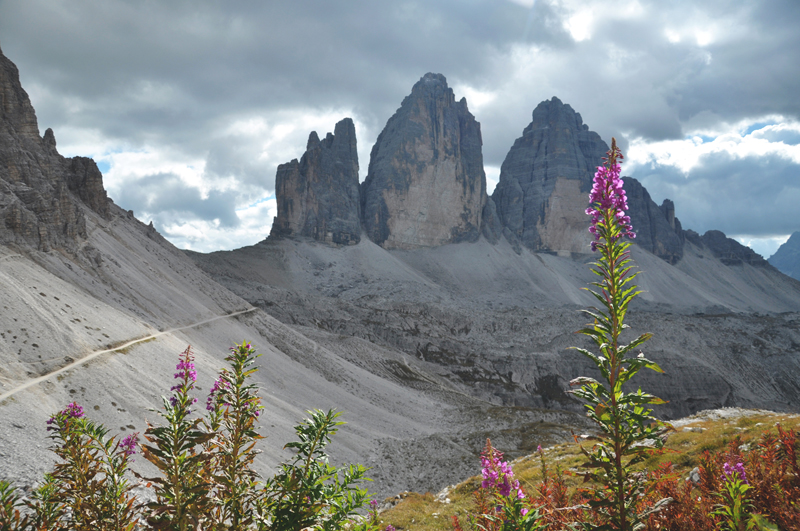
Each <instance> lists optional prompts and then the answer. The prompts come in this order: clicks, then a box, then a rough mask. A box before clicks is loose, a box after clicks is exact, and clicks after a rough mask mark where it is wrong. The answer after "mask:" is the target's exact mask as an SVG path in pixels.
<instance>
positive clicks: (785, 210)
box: [633, 153, 800, 238]
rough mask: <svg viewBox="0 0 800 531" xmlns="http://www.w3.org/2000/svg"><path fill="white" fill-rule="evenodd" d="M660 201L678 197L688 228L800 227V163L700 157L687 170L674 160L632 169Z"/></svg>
mask: <svg viewBox="0 0 800 531" xmlns="http://www.w3.org/2000/svg"><path fill="white" fill-rule="evenodd" d="M633 176H634V177H636V178H637V179H639V180H640V181H641V182H642V184H644V185H645V187H646V188H647V189H648V191H649V192H650V195H651V196H652V197H653V200H655V201H656V202H657V203H660V202H661V201H662V200H663V199H665V198H669V199H672V200H673V201H674V202H675V215H676V216H677V217H678V218H680V220H681V223H682V224H683V227H684V228H690V229H693V230H695V231H697V232H699V233H701V234H702V233H704V232H705V231H707V230H711V229H716V230H722V231H723V232H725V233H726V234H728V235H739V234H747V235H750V236H755V237H764V238H766V237H773V236H779V235H783V234H791V233H793V232H795V231H797V230H800V218H799V217H798V215H797V205H798V204H800V164H796V163H794V162H792V161H790V160H787V159H786V158H784V157H781V156H779V155H765V156H760V157H755V156H750V157H744V158H734V157H732V156H731V155H730V154H728V153H714V154H710V155H704V156H702V157H700V161H699V164H698V165H697V166H695V167H694V168H693V169H692V170H691V171H690V172H689V173H688V175H684V174H683V172H681V171H680V170H678V169H677V168H675V167H673V166H661V165H659V166H656V167H655V168H649V169H645V168H640V169H639V170H638V171H636V172H634V173H633Z"/></svg>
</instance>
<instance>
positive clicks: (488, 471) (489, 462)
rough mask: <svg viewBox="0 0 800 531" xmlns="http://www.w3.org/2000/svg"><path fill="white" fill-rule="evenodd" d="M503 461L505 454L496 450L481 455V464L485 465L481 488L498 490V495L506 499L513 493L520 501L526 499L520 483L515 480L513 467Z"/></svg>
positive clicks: (492, 449) (491, 449)
mask: <svg viewBox="0 0 800 531" xmlns="http://www.w3.org/2000/svg"><path fill="white" fill-rule="evenodd" d="M502 459H503V453H502V452H499V451H497V450H496V449H494V448H490V449H489V451H488V452H484V453H483V454H481V464H482V465H483V470H482V474H483V481H482V482H481V487H482V488H484V489H491V488H496V489H497V493H498V494H500V495H501V496H504V497H505V496H510V495H511V491H514V492H515V493H516V496H517V498H519V499H520V500H521V499H523V498H525V494H524V493H523V492H522V489H521V488H520V486H519V481H518V480H516V479H514V471H513V470H512V469H511V465H509V464H508V463H507V462H505V461H502Z"/></svg>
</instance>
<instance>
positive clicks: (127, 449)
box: [119, 433, 139, 456]
mask: <svg viewBox="0 0 800 531" xmlns="http://www.w3.org/2000/svg"><path fill="white" fill-rule="evenodd" d="M138 442H139V433H133V434H131V435H128V436H127V437H125V438H124V439H122V442H121V443H119V449H120V450H122V452H123V453H124V454H125V455H128V456H130V455H133V454H135V453H136V444H137V443H138Z"/></svg>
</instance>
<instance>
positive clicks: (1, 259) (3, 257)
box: [0, 253, 22, 262]
mask: <svg viewBox="0 0 800 531" xmlns="http://www.w3.org/2000/svg"><path fill="white" fill-rule="evenodd" d="M16 256H18V257H20V258H22V255H21V254H16V253H14V254H7V255H5V256H0V262H2V261H3V260H5V259H6V258H14V257H16Z"/></svg>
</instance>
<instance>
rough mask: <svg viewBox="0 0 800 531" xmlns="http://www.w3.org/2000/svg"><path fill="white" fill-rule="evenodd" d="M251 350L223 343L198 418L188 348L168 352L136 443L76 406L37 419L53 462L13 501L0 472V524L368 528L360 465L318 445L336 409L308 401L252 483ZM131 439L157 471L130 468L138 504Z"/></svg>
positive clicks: (40, 530)
mask: <svg viewBox="0 0 800 531" xmlns="http://www.w3.org/2000/svg"><path fill="white" fill-rule="evenodd" d="M257 357H258V355H257V354H256V353H255V350H254V349H253V348H252V347H251V345H250V344H249V343H242V344H241V345H236V346H234V347H233V348H231V353H230V355H229V356H228V357H227V358H226V360H227V361H228V363H229V367H228V368H226V369H223V370H222V371H221V372H220V375H219V378H218V379H217V380H216V382H215V383H214V386H213V387H212V389H211V393H210V395H209V397H208V399H207V401H206V410H207V411H206V414H205V416H204V417H200V416H193V414H194V413H195V409H194V407H193V406H194V404H195V403H196V402H197V399H196V398H194V397H192V391H193V390H194V387H195V385H194V384H195V381H196V379H197V373H196V371H195V368H194V356H193V354H192V350H191V347H188V348H187V349H186V350H185V351H184V352H183V353H181V355H180V357H179V361H178V365H177V367H176V369H177V372H176V373H175V379H176V380H177V383H176V384H175V385H174V386H173V387H172V388H171V389H170V392H171V395H170V396H169V397H162V402H163V409H162V410H159V411H157V413H158V414H159V415H160V416H161V417H162V419H163V420H164V424H163V425H161V426H152V425H148V428H147V430H146V431H145V433H144V442H143V443H142V444H141V445H139V443H138V434H132V435H129V436H127V437H125V438H123V439H121V440H120V439H118V438H116V437H111V438H109V437H108V430H106V429H105V428H104V427H103V426H102V425H101V424H97V423H95V422H92V421H90V420H88V419H87V418H85V416H84V413H83V408H81V407H80V406H79V405H78V404H76V403H71V404H69V405H68V406H67V407H66V408H65V409H64V410H62V411H60V412H58V413H56V414H55V415H53V416H52V417H51V418H50V420H49V421H48V428H47V429H48V431H50V432H51V435H50V438H51V439H53V440H54V441H55V445H54V446H53V451H54V452H55V453H56V455H57V456H58V457H59V461H58V462H57V464H56V465H55V469H54V471H53V472H52V473H51V474H47V475H46V476H45V479H44V481H43V483H42V484H41V486H40V487H38V488H37V489H36V490H35V491H34V492H33V494H32V495H31V499H30V500H26V501H24V502H23V500H22V498H21V496H20V495H19V494H18V492H17V491H16V489H15V488H14V487H12V486H11V485H10V484H9V483H8V482H3V481H0V531H28V530H30V531H34V530H35V531H62V530H63V531H66V530H78V531H84V530H86V531H88V530H93V531H94V530H99V531H133V530H134V529H142V528H149V529H156V530H171V531H172V530H174V531H185V530H204V531H205V530H209V531H223V530H226V531H227V530H230V531H245V530H247V531H256V530H258V531H289V530H293V531H299V530H300V529H304V528H306V527H308V528H314V529H319V530H324V531H329V530H334V529H342V528H343V527H345V526H347V527H348V528H349V529H352V530H353V531H370V530H374V529H377V518H376V517H375V514H372V515H371V517H369V518H365V517H361V516H360V515H359V513H358V511H359V509H361V508H362V507H363V506H364V504H365V503H367V501H369V495H368V493H367V490H366V489H365V488H363V487H362V484H363V483H364V482H365V481H369V479H368V478H366V476H365V474H366V472H367V469H366V468H364V467H363V466H361V465H349V466H344V467H341V468H337V467H334V466H332V465H331V464H330V463H329V462H328V456H327V454H326V453H325V447H326V446H327V445H328V444H329V443H330V442H331V437H332V436H333V435H334V434H335V433H336V432H337V430H338V427H339V426H341V425H342V424H344V423H343V422H341V421H338V420H337V419H338V417H339V416H340V415H341V413H339V412H336V411H334V410H331V411H328V412H323V411H309V414H310V419H308V420H305V421H303V422H302V423H301V424H300V425H299V426H297V427H296V428H295V431H296V433H297V435H298V439H299V440H298V441H296V442H290V443H288V444H287V445H286V448H290V449H293V450H295V451H296V455H295V457H294V458H293V459H292V460H290V461H289V462H288V463H285V464H283V465H281V466H280V469H279V472H278V473H277V474H276V475H275V477H273V478H271V479H268V480H266V481H262V480H261V479H260V478H259V476H258V474H257V473H256V472H255V471H254V470H253V468H252V465H253V461H254V459H255V457H256V455H257V453H258V450H256V448H255V446H256V443H257V442H258V440H260V439H262V438H263V437H262V436H261V435H259V434H258V432H257V430H256V422H257V420H258V417H259V414H260V411H261V408H262V406H261V404H260V398H259V396H258V389H257V388H256V386H255V385H254V384H253V383H252V382H251V381H250V377H251V376H252V375H253V373H255V371H257V370H258V369H257V368H256V367H255V360H256V358H257ZM137 447H139V448H140V449H141V452H142V454H143V455H144V457H145V458H146V459H147V460H148V461H150V462H151V463H153V464H154V465H155V466H156V467H157V468H158V470H159V471H160V475H159V476H157V477H147V478H142V477H141V476H139V475H138V474H136V476H137V477H139V478H140V479H143V480H145V481H147V482H148V484H149V486H152V487H153V488H154V491H155V500H153V501H151V502H148V503H137V501H136V499H135V497H134V496H133V494H132V493H131V490H132V484H131V483H130V481H129V480H128V479H127V477H126V476H127V471H128V465H129V463H130V461H131V459H132V457H131V456H132V455H133V454H134V453H135V452H136V448H137ZM26 506H27V514H26V511H25V507H26ZM137 526H138V527H137Z"/></svg>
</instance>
